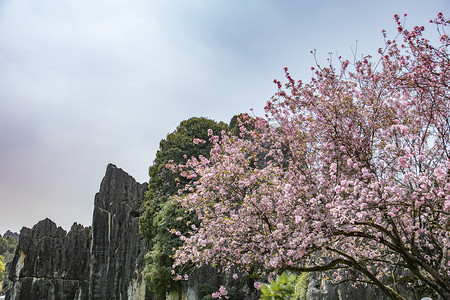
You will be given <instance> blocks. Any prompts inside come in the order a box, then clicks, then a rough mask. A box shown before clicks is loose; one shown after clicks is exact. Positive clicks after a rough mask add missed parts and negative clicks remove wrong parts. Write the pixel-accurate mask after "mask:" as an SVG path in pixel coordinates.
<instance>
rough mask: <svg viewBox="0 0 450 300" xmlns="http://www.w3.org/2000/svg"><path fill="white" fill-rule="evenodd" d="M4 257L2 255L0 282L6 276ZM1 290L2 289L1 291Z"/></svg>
mask: <svg viewBox="0 0 450 300" xmlns="http://www.w3.org/2000/svg"><path fill="white" fill-rule="evenodd" d="M4 259H5V258H4V257H3V256H1V255H0V281H2V280H3V277H4V276H5V263H4ZM0 290H1V289H0Z"/></svg>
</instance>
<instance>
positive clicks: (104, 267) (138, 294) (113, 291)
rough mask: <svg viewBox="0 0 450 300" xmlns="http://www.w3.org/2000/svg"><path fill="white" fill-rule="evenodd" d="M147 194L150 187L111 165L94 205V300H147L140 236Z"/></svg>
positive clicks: (143, 248) (91, 280) (91, 279)
mask: <svg viewBox="0 0 450 300" xmlns="http://www.w3.org/2000/svg"><path fill="white" fill-rule="evenodd" d="M146 190H147V184H140V183H137V182H136V181H135V180H134V178H133V177H131V176H130V175H128V174H127V173H125V172H124V171H123V170H121V169H118V168H117V167H116V166H114V165H111V164H110V165H108V168H107V171H106V175H105V177H104V178H103V181H102V183H101V186H100V191H99V192H98V193H97V195H96V196H95V203H94V215H93V220H92V252H91V255H92V256H91V270H90V272H91V273H90V287H89V295H90V297H89V298H90V299H146V298H145V294H146V290H145V282H144V278H143V275H142V274H141V273H142V270H143V269H144V254H145V252H146V248H145V242H144V240H143V239H142V238H141V237H140V235H139V216H140V213H141V209H142V205H143V202H144V196H145V195H144V194H145V191H146Z"/></svg>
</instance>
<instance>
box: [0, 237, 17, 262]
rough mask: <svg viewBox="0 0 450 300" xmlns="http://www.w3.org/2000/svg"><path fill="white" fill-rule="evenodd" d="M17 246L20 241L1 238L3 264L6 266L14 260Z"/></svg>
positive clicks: (0, 249) (0, 247)
mask: <svg viewBox="0 0 450 300" xmlns="http://www.w3.org/2000/svg"><path fill="white" fill-rule="evenodd" d="M17 244H18V240H17V239H15V238H13V237H12V236H7V237H1V236H0V255H2V256H3V263H4V264H5V265H6V264H7V263H8V262H10V261H11V260H12V259H13V257H14V252H15V251H16V247H17Z"/></svg>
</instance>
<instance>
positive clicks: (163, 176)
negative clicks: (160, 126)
mask: <svg viewBox="0 0 450 300" xmlns="http://www.w3.org/2000/svg"><path fill="white" fill-rule="evenodd" d="M208 129H212V130H213V133H214V134H215V135H220V133H221V131H222V130H225V131H226V130H228V126H227V125H226V124H225V123H223V122H219V123H217V122H215V121H213V120H209V119H206V118H190V119H188V120H185V121H182V122H181V123H180V125H178V127H177V128H176V130H175V131H174V132H172V133H169V134H168V135H167V137H166V138H165V139H163V140H162V141H161V142H160V144H159V146H160V148H159V150H158V152H157V153H156V158H155V160H154V162H153V165H152V166H150V168H149V175H150V180H149V185H148V192H147V194H146V203H145V206H144V210H143V213H142V215H141V218H140V220H139V229H140V233H141V235H142V236H143V237H144V238H145V239H146V240H147V241H148V242H151V250H150V251H149V253H148V254H147V256H146V259H147V269H146V281H147V283H148V286H149V288H150V290H152V291H154V292H156V293H157V294H159V295H161V296H162V295H165V294H166V292H168V291H170V290H173V289H175V288H176V285H177V283H176V282H175V281H173V280H172V275H171V270H172V264H173V259H172V258H171V256H172V255H173V253H174V249H176V248H178V247H179V246H181V241H180V239H179V238H178V237H177V235H175V234H174V231H180V232H181V233H183V234H184V233H186V232H188V230H189V228H190V226H191V225H192V224H198V221H197V218H196V217H195V216H194V215H193V214H192V215H189V214H186V213H185V212H184V209H182V208H181V206H180V205H179V204H178V203H177V202H174V201H172V200H171V198H170V197H171V196H173V195H175V194H176V193H177V192H178V190H179V189H180V188H183V187H184V186H185V185H186V183H188V181H183V177H181V176H180V174H178V173H173V172H172V171H171V170H169V169H167V168H166V165H167V163H169V162H170V161H173V162H174V163H176V164H180V163H185V162H186V158H190V157H192V156H195V157H198V156H200V155H202V156H204V157H209V152H210V150H211V147H212V145H211V143H209V136H208ZM194 139H201V140H204V141H206V143H198V144H194V142H193V140H194Z"/></svg>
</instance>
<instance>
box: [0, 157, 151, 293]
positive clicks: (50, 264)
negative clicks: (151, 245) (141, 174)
mask: <svg viewBox="0 0 450 300" xmlns="http://www.w3.org/2000/svg"><path fill="white" fill-rule="evenodd" d="M146 189H147V185H146V184H140V183H138V182H136V181H135V180H134V178H133V177H131V176H130V175H128V174H127V173H126V172H124V171H123V170H121V169H119V168H117V167H116V166H114V165H112V164H110V165H108V167H107V170H106V175H105V177H104V178H103V180H102V183H101V186H100V191H99V192H98V193H97V194H96V196H95V203H94V213H93V221H92V228H91V227H87V228H84V227H83V226H81V225H78V224H76V223H75V224H74V225H73V226H72V228H71V230H70V231H69V233H66V231H64V230H63V229H62V228H61V227H58V228H57V227H56V225H55V224H54V223H53V222H52V221H51V220H49V219H45V220H43V221H40V222H39V223H38V224H36V225H35V226H34V227H33V228H32V229H29V228H25V227H24V228H22V230H21V232H20V239H19V244H18V247H17V249H16V254H15V257H14V260H13V261H12V264H11V267H10V269H9V272H8V274H7V281H6V287H5V288H6V299H11V300H22V299H23V300H33V299H151V295H150V293H149V292H148V291H147V290H146V287H145V282H144V278H143V275H142V270H143V269H144V254H145V252H146V247H145V243H144V240H143V239H142V238H141V237H140V236H139V226H138V221H139V215H140V212H141V206H142V204H143V200H144V193H145V191H146Z"/></svg>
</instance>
